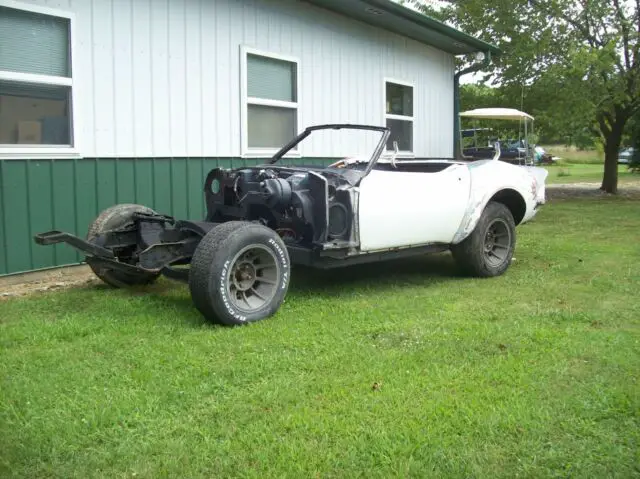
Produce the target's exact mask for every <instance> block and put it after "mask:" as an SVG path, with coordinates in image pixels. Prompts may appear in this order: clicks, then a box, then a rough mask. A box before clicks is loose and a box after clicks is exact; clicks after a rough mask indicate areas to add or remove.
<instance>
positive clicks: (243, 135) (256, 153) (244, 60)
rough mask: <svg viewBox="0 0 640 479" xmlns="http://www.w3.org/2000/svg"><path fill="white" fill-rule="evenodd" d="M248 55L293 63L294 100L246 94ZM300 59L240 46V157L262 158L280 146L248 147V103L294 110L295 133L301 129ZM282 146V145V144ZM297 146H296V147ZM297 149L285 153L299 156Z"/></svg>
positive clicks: (270, 154) (271, 154)
mask: <svg viewBox="0 0 640 479" xmlns="http://www.w3.org/2000/svg"><path fill="white" fill-rule="evenodd" d="M249 55H255V56H259V57H264V58H271V59H273V60H280V61H284V62H289V63H293V64H295V66H296V78H295V83H294V84H295V87H296V101H295V102H289V101H281V100H267V99H265V98H257V97H250V96H249V94H248V77H247V75H248V61H249ZM300 85H301V82H300V60H299V59H298V58H297V57H293V56H290V55H282V54H280V53H273V52H267V51H264V50H258V49H256V48H252V47H248V46H245V45H241V46H240V112H241V123H242V124H241V128H240V143H241V144H240V154H241V157H242V158H264V157H271V156H273V155H274V154H275V153H276V152H277V151H278V150H279V149H280V148H250V147H249V105H259V106H271V107H276V108H286V109H290V110H295V113H296V121H295V127H296V131H295V132H294V133H295V134H296V135H297V134H299V132H300V129H301V124H302V122H301V115H300V104H301V96H302V92H301V91H300ZM282 146H284V145H282ZM296 148H297V147H296ZM300 156H301V153H300V151H299V150H297V149H294V150H292V151H290V152H289V153H287V154H286V155H285V158H286V157H291V158H300Z"/></svg>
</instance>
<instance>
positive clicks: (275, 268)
mask: <svg viewBox="0 0 640 479" xmlns="http://www.w3.org/2000/svg"><path fill="white" fill-rule="evenodd" d="M290 276H291V263H290V262H289V254H288V252H287V248H286V246H285V245H284V243H283V242H282V239H280V236H278V234H276V233H275V231H273V230H271V229H269V228H267V227H266V226H262V225H258V224H255V223H248V222H243V221H231V222H228V223H223V224H221V225H219V226H216V227H215V228H213V229H212V230H211V231H210V232H209V233H208V234H207V235H206V236H205V237H204V238H202V240H201V241H200V243H199V244H198V247H197V248H196V251H195V253H194V255H193V258H192V260H191V270H190V272H189V289H190V291H191V297H192V299H193V303H194V304H195V306H196V308H197V309H198V311H200V312H201V313H202V315H203V316H204V317H205V318H206V319H207V320H208V321H211V322H213V323H218V324H223V325H226V326H235V325H241V324H246V323H253V322H256V321H260V320H262V319H265V318H268V317H270V316H272V315H273V314H275V313H276V312H277V311H278V309H279V308H280V305H281V304H282V302H283V301H284V298H285V296H286V294H287V290H288V288H289V279H290ZM261 278H262V279H261Z"/></svg>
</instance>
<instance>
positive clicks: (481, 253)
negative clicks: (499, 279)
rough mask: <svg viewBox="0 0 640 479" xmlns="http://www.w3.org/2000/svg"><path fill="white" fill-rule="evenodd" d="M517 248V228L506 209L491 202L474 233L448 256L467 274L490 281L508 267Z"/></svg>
mask: <svg viewBox="0 0 640 479" xmlns="http://www.w3.org/2000/svg"><path fill="white" fill-rule="evenodd" d="M515 245H516V225H515V221H514V219H513V215H512V214H511V211H509V208H507V207H506V206H505V205H503V204H502V203H496V202H490V203H489V204H488V205H487V206H486V208H485V209H484V211H483V213H482V216H481V217H480V220H479V221H478V224H477V225H476V227H475V229H474V230H473V232H472V233H471V234H470V235H469V236H468V237H467V238H466V239H465V240H464V241H462V242H461V243H459V244H457V245H454V246H452V248H451V252H452V253H453V257H454V258H455V260H456V262H457V263H458V265H459V266H460V268H461V269H462V270H463V271H464V272H465V273H467V274H470V275H472V276H479V277H485V278H486V277H492V276H499V275H501V274H503V273H504V272H505V271H506V270H507V269H508V268H509V265H510V264H511V260H512V258H513V251H514V249H515Z"/></svg>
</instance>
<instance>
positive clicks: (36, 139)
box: [0, 81, 71, 145]
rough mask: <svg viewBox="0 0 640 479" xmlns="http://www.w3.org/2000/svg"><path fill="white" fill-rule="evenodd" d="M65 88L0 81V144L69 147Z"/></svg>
mask: <svg viewBox="0 0 640 479" xmlns="http://www.w3.org/2000/svg"><path fill="white" fill-rule="evenodd" d="M70 94H71V88H70V87H66V86H49V85H38V84H28V83H18V82H6V81H0V144H8V145H69V144H71V134H70V114H69V105H70V100H69V98H70Z"/></svg>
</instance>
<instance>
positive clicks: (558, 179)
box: [545, 163, 640, 184]
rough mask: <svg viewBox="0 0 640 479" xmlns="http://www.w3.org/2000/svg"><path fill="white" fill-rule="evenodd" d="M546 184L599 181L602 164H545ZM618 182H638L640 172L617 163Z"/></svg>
mask: <svg viewBox="0 0 640 479" xmlns="http://www.w3.org/2000/svg"><path fill="white" fill-rule="evenodd" d="M545 169H546V170H547V171H548V172H549V176H548V177H547V184H554V183H600V182H602V175H603V173H604V165H603V164H573V163H569V164H560V165H553V166H547V167H545ZM618 181H619V183H620V184H624V183H629V182H640V173H631V172H630V171H629V169H628V168H627V167H626V165H618Z"/></svg>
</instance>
